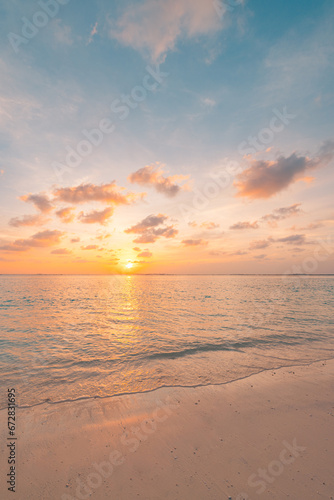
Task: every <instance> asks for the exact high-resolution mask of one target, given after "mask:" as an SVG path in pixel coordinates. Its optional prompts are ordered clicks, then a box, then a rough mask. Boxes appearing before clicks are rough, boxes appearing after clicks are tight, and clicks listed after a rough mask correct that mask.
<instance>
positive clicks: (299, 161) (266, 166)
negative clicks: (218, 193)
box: [234, 141, 334, 199]
mask: <svg viewBox="0 0 334 500" xmlns="http://www.w3.org/2000/svg"><path fill="white" fill-rule="evenodd" d="M333 157H334V141H327V142H326V143H324V144H323V145H322V146H321V147H320V149H319V151H318V154H317V156H316V157H315V158H313V159H311V158H309V157H307V156H298V155H297V154H296V153H293V154H292V155H290V156H289V157H284V156H280V157H279V158H278V159H277V160H275V161H264V160H253V161H252V162H251V163H252V164H251V166H250V167H249V168H247V169H246V170H244V171H243V172H241V174H239V175H238V176H237V179H238V180H237V181H236V182H235V183H234V184H235V186H236V187H237V189H238V193H237V196H241V197H248V198H252V199H257V198H270V197H271V196H274V195H275V194H277V193H279V192H280V191H282V190H284V189H286V188H288V187H289V186H290V185H291V184H293V183H295V182H297V181H300V180H304V181H309V180H310V178H309V177H306V174H307V172H308V171H310V170H313V169H316V168H319V167H321V166H325V165H327V164H328V163H329V162H330V161H331V160H332V159H333Z"/></svg>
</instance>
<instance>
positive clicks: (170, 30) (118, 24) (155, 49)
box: [110, 0, 221, 62]
mask: <svg viewBox="0 0 334 500" xmlns="http://www.w3.org/2000/svg"><path fill="white" fill-rule="evenodd" d="M110 24H111V27H110V36H111V37H112V38H115V39H116V40H118V41H119V42H120V43H122V44H123V45H126V46H130V47H132V48H134V49H136V50H139V51H140V52H144V53H145V54H148V55H149V56H150V58H151V59H152V60H153V61H154V62H162V61H163V60H164V59H165V56H166V54H167V52H168V51H169V50H173V49H175V46H176V44H177V41H178V40H179V39H181V38H182V37H184V38H194V37H197V36H199V35H208V34H210V33H214V32H216V31H218V30H219V29H220V28H221V23H220V19H219V17H218V16H217V13H216V11H215V9H214V6H213V2H211V1H208V0H145V1H144V2H141V3H140V4H138V3H134V4H132V5H131V6H130V7H127V9H125V10H124V11H123V13H122V15H121V16H120V17H119V18H118V19H117V20H116V21H114V20H110Z"/></svg>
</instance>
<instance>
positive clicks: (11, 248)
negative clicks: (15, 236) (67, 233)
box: [0, 230, 64, 252]
mask: <svg viewBox="0 0 334 500" xmlns="http://www.w3.org/2000/svg"><path fill="white" fill-rule="evenodd" d="M63 235H64V233H62V232H61V231H50V230H46V231H41V232H39V233H36V234H34V235H33V236H31V237H30V238H27V239H19V240H15V241H14V242H13V243H10V244H7V245H4V246H2V247H0V250H5V251H7V252H22V251H24V250H29V249H30V248H32V247H49V246H53V245H57V244H58V243H59V242H60V239H61V237H62V236H63Z"/></svg>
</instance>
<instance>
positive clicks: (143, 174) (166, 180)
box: [128, 164, 189, 198]
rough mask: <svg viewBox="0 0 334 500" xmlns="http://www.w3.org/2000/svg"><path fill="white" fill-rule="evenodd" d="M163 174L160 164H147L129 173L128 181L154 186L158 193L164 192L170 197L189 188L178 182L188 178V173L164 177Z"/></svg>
mask: <svg viewBox="0 0 334 500" xmlns="http://www.w3.org/2000/svg"><path fill="white" fill-rule="evenodd" d="M163 174H164V170H163V168H162V167H161V166H159V164H154V165H147V166H146V167H143V168H140V169H139V170H137V171H136V172H134V173H133V174H131V175H129V177H128V181H129V182H131V183H132V184H139V185H141V186H152V187H153V188H154V189H155V190H156V191H158V193H163V194H165V195H166V196H168V197H170V198H172V197H173V196H176V195H177V193H179V192H180V191H181V190H184V189H187V187H186V186H183V187H181V186H179V185H178V184H176V182H177V181H183V180H187V179H188V178H189V176H188V175H172V176H169V177H164V176H163Z"/></svg>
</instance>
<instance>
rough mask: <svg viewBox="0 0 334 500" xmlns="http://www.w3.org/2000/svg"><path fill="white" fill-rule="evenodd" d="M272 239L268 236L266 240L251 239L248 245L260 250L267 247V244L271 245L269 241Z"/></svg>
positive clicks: (250, 247)
mask: <svg viewBox="0 0 334 500" xmlns="http://www.w3.org/2000/svg"><path fill="white" fill-rule="evenodd" d="M273 241H274V240H273V239H272V238H268V239H267V240H258V241H252V242H251V243H250V245H249V249H250V250H260V249H262V248H267V247H269V245H271V243H272V242H273Z"/></svg>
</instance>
